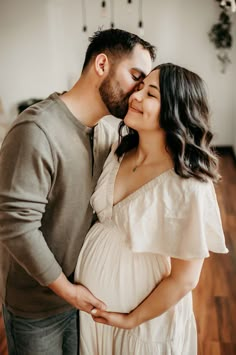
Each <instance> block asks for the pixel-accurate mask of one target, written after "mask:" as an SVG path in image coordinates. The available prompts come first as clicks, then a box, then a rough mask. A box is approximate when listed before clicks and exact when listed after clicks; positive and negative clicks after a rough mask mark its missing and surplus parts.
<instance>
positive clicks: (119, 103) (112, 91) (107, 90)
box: [99, 73, 131, 119]
mask: <svg viewBox="0 0 236 355" xmlns="http://www.w3.org/2000/svg"><path fill="white" fill-rule="evenodd" d="M111 77H112V73H111V74H109V75H108V77H107V78H106V79H104V81H103V82H102V84H101V86H100V88H99V92H100V95H101V98H102V101H103V102H104V104H105V105H106V107H107V109H108V111H109V112H110V114H111V115H113V116H115V117H117V118H121V119H124V117H125V115H126V113H127V111H128V102H129V97H130V95H131V92H129V93H127V94H125V93H124V91H123V90H122V89H121V87H120V84H119V83H118V82H117V81H115V80H114V79H113V80H114V82H113V83H112V78H111ZM112 84H113V85H112Z"/></svg>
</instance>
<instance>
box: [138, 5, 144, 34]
mask: <svg viewBox="0 0 236 355" xmlns="http://www.w3.org/2000/svg"><path fill="white" fill-rule="evenodd" d="M138 13H139V22H138V28H139V35H140V36H143V35H144V26H143V1H142V0H139V11H138Z"/></svg>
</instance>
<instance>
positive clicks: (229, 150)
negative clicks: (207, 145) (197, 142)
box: [214, 145, 236, 165]
mask: <svg viewBox="0 0 236 355" xmlns="http://www.w3.org/2000/svg"><path fill="white" fill-rule="evenodd" d="M214 149H215V151H216V152H217V154H218V155H219V156H220V157H223V156H225V155H228V156H229V155H230V156H231V157H232V158H233V161H234V163H235V165H236V154H235V152H234V149H233V147H232V146H231V145H223V146H215V147H214Z"/></svg>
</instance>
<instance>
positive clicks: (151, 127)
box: [124, 70, 161, 132]
mask: <svg viewBox="0 0 236 355" xmlns="http://www.w3.org/2000/svg"><path fill="white" fill-rule="evenodd" d="M160 108H161V97H160V88H159V70H154V71H152V72H151V73H150V74H149V75H148V76H147V77H146V78H145V79H144V80H143V82H141V83H140V84H139V86H138V88H137V91H135V92H134V93H133V94H132V95H131V96H130V99H129V110H128V112H127V114H126V116H125V119H124V122H125V124H126V125H127V126H128V127H130V128H133V129H135V130H136V131H138V132H141V131H158V130H159V129H160V127H159V116H160Z"/></svg>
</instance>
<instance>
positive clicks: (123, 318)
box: [91, 308, 138, 329]
mask: <svg viewBox="0 0 236 355" xmlns="http://www.w3.org/2000/svg"><path fill="white" fill-rule="evenodd" d="M91 315H92V317H93V320H94V321H95V322H97V323H102V324H106V325H111V326H113V327H117V328H122V329H132V328H135V327H136V326H137V325H138V324H136V320H135V318H134V315H133V313H132V312H131V313H117V312H106V311H102V310H100V309H95V308H94V309H92V311H91Z"/></svg>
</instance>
